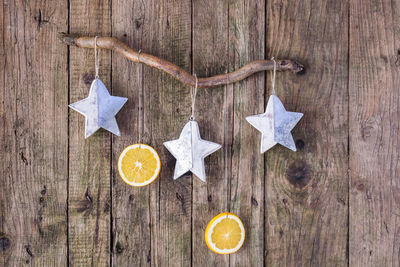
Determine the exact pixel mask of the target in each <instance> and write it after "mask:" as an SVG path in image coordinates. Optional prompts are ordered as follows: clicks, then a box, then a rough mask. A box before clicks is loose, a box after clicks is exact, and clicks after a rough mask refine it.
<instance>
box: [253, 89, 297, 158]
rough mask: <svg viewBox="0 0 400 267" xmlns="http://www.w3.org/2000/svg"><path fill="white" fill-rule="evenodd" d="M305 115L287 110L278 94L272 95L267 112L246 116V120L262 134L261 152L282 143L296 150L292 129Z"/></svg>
mask: <svg viewBox="0 0 400 267" xmlns="http://www.w3.org/2000/svg"><path fill="white" fill-rule="evenodd" d="M301 117H303V113H298V112H289V111H286V109H285V107H284V106H283V104H282V102H281V100H279V98H278V97H277V96H276V95H271V96H270V97H269V100H268V104H267V108H266V110H265V113H262V114H257V115H254V116H249V117H246V120H247V121H248V122H249V123H250V124H251V125H252V126H253V127H254V128H256V129H257V130H259V131H260V132H261V134H262V136H261V149H260V150H261V153H264V152H265V151H267V150H268V149H270V148H272V147H273V146H275V145H276V144H278V143H279V144H281V145H283V146H285V147H287V148H289V149H291V150H293V151H296V145H295V143H294V140H293V137H292V134H291V132H290V131H291V130H292V129H293V128H294V127H295V126H296V124H297V123H298V122H299V120H300V119H301Z"/></svg>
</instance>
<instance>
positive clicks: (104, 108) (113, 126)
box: [69, 78, 128, 138]
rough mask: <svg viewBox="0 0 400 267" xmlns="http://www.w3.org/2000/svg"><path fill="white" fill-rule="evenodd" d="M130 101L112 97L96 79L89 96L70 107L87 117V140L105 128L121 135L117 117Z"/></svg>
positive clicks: (124, 98)
mask: <svg viewBox="0 0 400 267" xmlns="http://www.w3.org/2000/svg"><path fill="white" fill-rule="evenodd" d="M127 100H128V98H126V97H119V96H111V95H110V93H109V92H108V90H107V88H106V86H105V85H104V84H103V83H102V82H101V81H100V79H97V78H96V79H94V81H93V82H92V85H91V86H90V91H89V96H88V97H87V98H85V99H82V100H80V101H78V102H75V103H73V104H70V105H69V107H70V108H72V109H74V110H76V111H78V112H79V113H81V114H82V115H84V116H85V138H88V137H89V136H91V135H92V134H94V133H95V132H96V131H97V130H98V129H100V128H103V129H105V130H107V131H110V132H112V133H113V134H115V135H118V136H119V135H120V132H119V128H118V124H117V121H116V119H115V115H116V114H117V113H118V111H119V110H120V109H121V108H122V106H123V105H124V104H125V102H126V101H127Z"/></svg>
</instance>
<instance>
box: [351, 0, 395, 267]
mask: <svg viewBox="0 0 400 267" xmlns="http://www.w3.org/2000/svg"><path fill="white" fill-rule="evenodd" d="M399 49H400V1H350V86H349V88H350V103H351V105H350V131H349V133H350V236H349V242H350V244H349V253H350V261H349V263H350V266H400V183H399V177H400V165H399V151H400V142H399V141H400V132H399V127H400V123H399V121H400V109H399V104H400V89H399V84H400V68H399V66H400V62H399V56H400V50H399Z"/></svg>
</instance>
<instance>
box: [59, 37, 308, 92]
mask: <svg viewBox="0 0 400 267" xmlns="http://www.w3.org/2000/svg"><path fill="white" fill-rule="evenodd" d="M59 39H60V40H61V41H62V42H63V43H65V44H67V45H74V46H77V47H84V48H94V37H88V36H76V35H71V34H66V33H60V34H59ZM97 47H98V48H103V49H110V50H112V51H114V52H116V53H119V54H121V55H123V56H124V57H126V58H127V59H129V60H131V61H133V62H137V63H143V64H146V65H148V66H150V67H153V68H156V69H159V70H162V71H165V72H166V73H168V74H170V75H172V76H174V77H175V78H176V79H178V80H179V81H181V82H182V83H184V84H186V85H189V86H192V87H194V86H195V84H196V78H195V76H193V75H191V74H190V73H188V72H187V71H185V70H184V69H182V68H180V67H178V66H177V65H175V64H173V63H171V62H169V61H166V60H164V59H161V58H158V57H155V56H152V55H149V54H146V53H142V52H140V53H139V52H138V51H136V50H134V49H132V48H130V47H129V46H127V45H126V44H125V43H123V42H121V41H119V40H118V39H116V38H114V37H97ZM275 61H276V70H277V71H286V70H290V71H292V72H294V73H298V72H301V71H302V70H303V69H304V67H303V65H301V64H299V63H297V62H296V61H292V60H278V59H277V60H275ZM273 68H274V61H273V60H255V61H252V62H250V63H248V64H246V65H244V66H243V67H241V68H240V69H238V70H236V71H234V72H230V73H226V74H220V75H215V76H212V77H207V78H198V82H197V87H198V88H207V87H214V86H218V85H224V84H230V83H235V82H238V81H241V80H243V79H245V78H247V77H249V76H250V75H252V74H254V73H256V72H260V71H266V70H273Z"/></svg>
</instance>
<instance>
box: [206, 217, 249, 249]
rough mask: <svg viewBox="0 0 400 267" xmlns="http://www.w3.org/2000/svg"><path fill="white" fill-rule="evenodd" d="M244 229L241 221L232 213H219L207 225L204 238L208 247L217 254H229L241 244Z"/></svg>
mask: <svg viewBox="0 0 400 267" xmlns="http://www.w3.org/2000/svg"><path fill="white" fill-rule="evenodd" d="M244 237H245V231H244V226H243V223H242V221H241V220H240V219H239V217H238V216H236V215H235V214H233V213H228V212H225V213H221V214H218V215H217V216H215V217H214V218H213V219H212V220H211V221H210V222H209V223H208V225H207V228H206V232H205V240H206V244H207V246H208V248H209V249H211V250H212V251H214V252H215V253H218V254H231V253H234V252H236V251H238V250H239V249H240V247H241V246H242V245H243V242H244Z"/></svg>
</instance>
